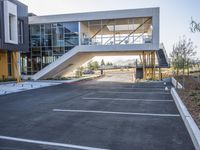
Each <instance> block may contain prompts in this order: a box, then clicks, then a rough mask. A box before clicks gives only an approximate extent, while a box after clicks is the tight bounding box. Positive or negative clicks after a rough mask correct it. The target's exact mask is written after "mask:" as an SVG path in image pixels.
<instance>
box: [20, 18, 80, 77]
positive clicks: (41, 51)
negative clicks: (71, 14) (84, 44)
mask: <svg viewBox="0 0 200 150" xmlns="http://www.w3.org/2000/svg"><path fill="white" fill-rule="evenodd" d="M29 30H30V52H29V53H26V54H22V56H21V62H22V66H21V68H22V74H28V75H31V74H35V73H37V72H38V71H39V70H41V69H42V68H44V67H45V66H47V65H48V64H50V63H52V62H53V61H55V60H56V59H57V58H59V57H60V56H62V55H63V54H64V53H66V52H68V51H69V50H71V49H72V48H73V47H75V46H76V45H78V44H79V34H78V33H79V30H78V22H66V23H51V24H35V25H30V28H29Z"/></svg>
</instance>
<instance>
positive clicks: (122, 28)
mask: <svg viewBox="0 0 200 150" xmlns="http://www.w3.org/2000/svg"><path fill="white" fill-rule="evenodd" d="M29 26H30V28H29V29H30V49H29V50H30V51H29V53H24V54H23V55H22V60H23V61H22V64H23V65H22V66H23V67H22V68H23V69H22V73H23V74H25V75H34V74H36V73H37V72H39V71H40V70H42V69H44V68H45V67H46V66H48V65H49V64H51V63H52V62H55V61H56V60H57V59H58V58H60V57H61V56H63V54H66V53H68V52H69V51H70V50H73V48H75V47H79V48H81V49H82V50H83V51H84V50H85V51H87V52H91V50H92V51H93V52H94V51H95V50H96V52H101V51H102V52H104V49H107V50H108V51H115V50H117V48H119V50H121V52H123V51H124V52H127V49H128V51H132V52H137V51H148V50H158V49H159V8H145V9H131V10H117V11H104V12H91V13H77V14H64V15H51V16H31V17H29ZM120 46H121V47H120ZM113 48H115V49H113ZM119 50H118V51H119ZM88 54H89V53H88ZM96 54H97V53H96Z"/></svg>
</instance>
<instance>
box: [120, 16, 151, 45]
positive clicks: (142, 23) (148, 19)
mask: <svg viewBox="0 0 200 150" xmlns="http://www.w3.org/2000/svg"><path fill="white" fill-rule="evenodd" d="M149 20H151V18H148V19H147V20H146V21H145V22H143V23H142V24H141V25H139V26H138V27H137V28H136V29H135V30H133V31H132V32H131V33H130V34H129V35H127V36H126V37H125V38H124V39H123V40H122V41H121V42H119V44H121V43H122V42H124V41H125V40H126V39H127V38H128V37H130V36H131V35H132V34H133V33H134V32H135V31H137V30H138V29H139V28H140V27H142V26H143V25H144V24H145V23H146V22H147V21H149Z"/></svg>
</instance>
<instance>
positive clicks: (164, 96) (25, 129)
mask: <svg viewBox="0 0 200 150" xmlns="http://www.w3.org/2000/svg"><path fill="white" fill-rule="evenodd" d="M166 86H168V88H170V86H171V84H170V83H167V85H164V83H163V82H154V83H138V84H133V83H128V82H127V83H125V82H113V81H112V82H109V81H103V80H102V79H101V81H97V80H93V81H87V82H80V83H74V84H61V85H56V86H52V87H45V88H41V89H35V90H31V91H24V92H20V93H13V94H9V95H4V96H0V149H1V150H66V149H67V150H76V149H81V150H85V149H94V150H95V149H96V150H101V149H111V150H194V146H193V144H192V141H191V139H190V136H189V134H188V132H187V130H186V127H185V125H184V123H183V121H182V119H181V117H180V114H179V112H178V110H177V108H176V105H175V103H174V101H173V99H172V96H171V94H170V92H169V91H165V90H164V89H165V87H166Z"/></svg>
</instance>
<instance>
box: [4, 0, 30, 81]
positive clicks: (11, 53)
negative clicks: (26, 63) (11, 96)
mask: <svg viewBox="0 0 200 150" xmlns="http://www.w3.org/2000/svg"><path fill="white" fill-rule="evenodd" d="M28 49H29V31H28V7H27V6H26V5H24V4H22V3H20V2H19V1H17V0H0V80H2V79H3V80H5V79H8V78H13V79H19V78H20V72H21V71H20V66H21V63H20V53H21V52H22V51H23V52H25V51H28Z"/></svg>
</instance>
